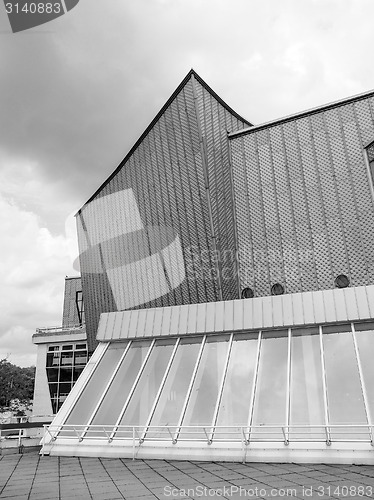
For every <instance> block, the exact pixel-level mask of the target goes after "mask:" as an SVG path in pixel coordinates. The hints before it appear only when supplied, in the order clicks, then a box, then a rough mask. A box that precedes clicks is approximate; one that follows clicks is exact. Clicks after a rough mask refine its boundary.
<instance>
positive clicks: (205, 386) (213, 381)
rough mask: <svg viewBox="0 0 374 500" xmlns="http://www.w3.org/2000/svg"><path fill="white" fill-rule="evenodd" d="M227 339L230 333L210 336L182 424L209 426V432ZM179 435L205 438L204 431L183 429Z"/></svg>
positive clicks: (188, 437) (223, 364) (223, 363)
mask: <svg viewBox="0 0 374 500" xmlns="http://www.w3.org/2000/svg"><path fill="white" fill-rule="evenodd" d="M228 340H229V336H228V335H220V336H219V337H208V339H207V341H206V343H205V346H204V350H203V354H202V356H201V360H200V364H199V368H198V370H197V373H196V377H195V381H194V383H193V386H192V391H191V394H190V398H189V401H188V405H187V409H186V413H185V416H184V418H183V422H182V425H199V426H200V425H201V426H206V427H207V432H209V431H210V429H211V425H212V419H213V413H214V409H215V406H216V402H217V396H218V391H219V389H220V385H221V381H222V375H223V369H224V366H225V361H226V356H227V349H228V346H229V343H228ZM180 438H181V439H191V438H192V439H194V438H199V439H206V436H205V433H204V431H203V430H201V431H200V430H199V431H193V430H189V431H188V430H187V431H183V432H181V434H180Z"/></svg>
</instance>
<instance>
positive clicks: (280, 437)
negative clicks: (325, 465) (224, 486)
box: [42, 424, 374, 447]
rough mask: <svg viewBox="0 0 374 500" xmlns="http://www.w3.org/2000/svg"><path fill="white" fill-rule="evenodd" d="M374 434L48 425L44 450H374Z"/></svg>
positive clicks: (359, 427) (355, 428) (349, 428)
mask: <svg viewBox="0 0 374 500" xmlns="http://www.w3.org/2000/svg"><path fill="white" fill-rule="evenodd" d="M373 436H374V431H373V426H372V425H367V424H336V425H292V426H285V425H252V426H249V427H248V426H245V427H244V426H243V427H240V426H215V427H211V426H197V425H189V426H181V427H179V426H178V424H175V425H173V426H146V427H145V426H130V425H56V426H53V425H45V426H44V436H43V442H42V444H43V446H44V445H45V444H47V438H49V439H48V441H49V442H51V443H54V442H56V441H57V440H58V439H74V440H77V441H78V443H82V442H86V443H89V442H92V441H93V440H99V441H103V440H106V441H107V442H108V443H112V442H116V441H121V442H124V441H128V442H129V443H130V442H132V446H133V447H136V446H141V445H142V444H143V443H144V442H146V441H148V442H149V441H153V442H154V441H160V442H171V443H173V444H174V445H176V444H177V443H178V442H191V441H194V442H205V443H206V444H208V445H211V444H212V443H220V442H232V443H235V442H236V443H241V444H242V445H243V446H248V445H250V444H251V443H283V444H284V445H285V446H288V445H289V444H290V443H297V442H306V443H325V444H326V445H328V446H329V445H331V443H333V442H340V443H341V442H346V443H370V444H371V446H374V438H373Z"/></svg>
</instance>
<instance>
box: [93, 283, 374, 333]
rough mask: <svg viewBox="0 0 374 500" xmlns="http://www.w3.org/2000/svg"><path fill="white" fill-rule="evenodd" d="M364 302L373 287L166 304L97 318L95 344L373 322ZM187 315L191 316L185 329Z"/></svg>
mask: <svg viewBox="0 0 374 500" xmlns="http://www.w3.org/2000/svg"><path fill="white" fill-rule="evenodd" d="M368 304H374V285H371V286H362V287H355V288H345V289H334V290H320V291H314V292H303V293H293V294H289V295H281V296H278V297H258V298H255V299H246V300H240V299H239V300H238V299H237V300H231V301H222V302H209V303H205V304H204V303H201V304H188V305H183V306H167V307H159V308H154V309H148V310H146V311H144V310H141V309H137V310H131V311H122V312H114V313H104V314H102V315H101V320H100V328H99V331H98V337H97V338H98V340H99V341H104V342H105V341H106V342H108V341H111V340H120V339H127V338H130V339H131V338H139V337H161V336H165V335H190V336H191V335H196V334H200V335H204V334H207V335H210V334H215V333H220V332H240V331H253V330H263V329H272V328H281V327H293V326H302V325H313V324H314V325H320V324H326V323H328V324H336V323H337V322H341V321H344V322H346V321H356V320H359V319H373V318H374V307H373V308H371V309H370V311H369V308H368ZM372 309H373V310H372ZM223 311H224V321H223V323H222V321H221V318H222V312H223ZM237 311H242V312H243V311H244V316H242V320H241V321H238V322H236V321H235V312H237ZM359 311H360V317H359ZM190 312H191V314H190ZM232 313H234V322H233V321H232V318H231V314H232ZM145 314H146V315H147V317H152V318H153V321H152V323H150V324H149V325H148V327H149V328H147V331H146V332H145V331H144V321H143V320H142V319H141V318H143V317H144V316H145ZM226 314H230V320H229V321H226V319H225V316H226ZM240 314H241V313H239V315H240ZM187 317H188V318H190V317H191V318H193V321H191V323H190V325H189V327H187V322H186V318H187ZM217 319H218V321H217Z"/></svg>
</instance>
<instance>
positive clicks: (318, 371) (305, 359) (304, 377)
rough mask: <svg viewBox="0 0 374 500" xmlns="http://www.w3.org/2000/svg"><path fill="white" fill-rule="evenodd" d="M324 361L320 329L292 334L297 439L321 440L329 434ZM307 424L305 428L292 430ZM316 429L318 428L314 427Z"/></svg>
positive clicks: (293, 421) (293, 420)
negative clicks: (325, 400) (323, 370)
mask: <svg viewBox="0 0 374 500" xmlns="http://www.w3.org/2000/svg"><path fill="white" fill-rule="evenodd" d="M322 374H323V372H322V360H321V349H320V338H319V329H318V328H314V329H313V328H309V329H298V330H294V331H293V332H292V341H291V375H290V381H291V384H290V426H291V432H292V436H293V437H296V436H297V437H298V438H302V436H303V435H304V434H305V433H308V434H309V439H321V437H323V436H324V435H325V431H324V429H323V428H319V427H316V426H319V425H324V424H325V407H324V395H323V391H324V389H323V378H322ZM300 425H305V427H301V428H299V427H292V426H300ZM313 426H315V427H313Z"/></svg>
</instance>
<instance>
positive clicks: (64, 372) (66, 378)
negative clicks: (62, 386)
mask: <svg viewBox="0 0 374 500" xmlns="http://www.w3.org/2000/svg"><path fill="white" fill-rule="evenodd" d="M72 376H73V369H72V368H63V367H61V368H60V382H71V380H72Z"/></svg>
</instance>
